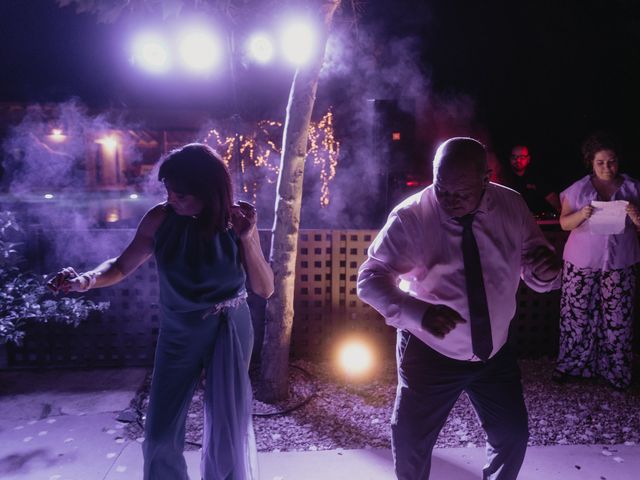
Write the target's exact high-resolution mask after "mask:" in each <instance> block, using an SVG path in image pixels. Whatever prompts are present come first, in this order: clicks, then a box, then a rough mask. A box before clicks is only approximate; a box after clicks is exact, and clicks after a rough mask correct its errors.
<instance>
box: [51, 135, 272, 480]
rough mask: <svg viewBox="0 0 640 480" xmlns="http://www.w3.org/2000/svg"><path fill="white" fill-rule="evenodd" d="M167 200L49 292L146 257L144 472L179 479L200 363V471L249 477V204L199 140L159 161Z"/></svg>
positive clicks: (123, 273)
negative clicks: (150, 309)
mask: <svg viewBox="0 0 640 480" xmlns="http://www.w3.org/2000/svg"><path fill="white" fill-rule="evenodd" d="M158 180H160V181H161V182H163V183H164V186H165V188H166V190H167V201H166V202H163V203H161V204H158V205H156V206H154V207H153V208H151V209H150V210H149V211H148V212H147V213H146V214H145V215H144V217H143V218H142V220H141V221H140V224H139V225H138V228H137V230H136V233H135V236H134V238H133V240H132V241H131V243H130V244H129V245H128V246H127V247H126V248H125V249H124V251H123V252H122V253H121V254H120V255H119V256H118V257H115V258H112V259H110V260H107V261H105V262H104V263H102V264H101V265H99V266H98V267H96V268H94V269H92V270H89V271H87V272H84V273H81V274H79V273H77V272H76V271H75V270H74V269H73V268H71V267H67V268H64V269H63V270H61V271H60V272H58V273H57V274H56V275H55V276H54V278H53V279H52V280H51V281H50V282H49V286H50V288H52V289H53V290H54V291H63V292H68V291H77V292H85V291H87V290H89V289H91V288H100V287H107V286H110V285H114V284H116V283H118V282H119V281H121V280H122V279H124V278H125V277H127V276H128V275H130V274H131V273H132V272H133V271H135V270H136V269H137V268H138V267H139V266H140V265H141V264H142V263H144V262H145V261H146V260H148V259H149V258H150V257H151V256H154V257H155V259H156V262H157V267H158V277H159V283H160V289H159V292H160V293H159V296H160V306H161V311H162V323H161V327H160V333H159V336H158V344H157V347H156V354H155V362H154V369H153V378H152V382H151V391H150V396H149V406H148V410H147V416H146V421H145V440H144V443H143V445H142V449H143V454H144V479H145V480H188V478H189V477H188V475H187V467H186V462H185V459H184V455H183V449H184V436H185V421H186V415H187V411H188V408H189V404H190V402H191V398H192V396H193V392H194V390H195V387H196V385H197V382H198V380H199V378H200V374H201V372H202V370H203V369H204V371H205V375H206V382H205V408H204V414H205V423H204V425H205V426H204V434H203V437H204V438H203V446H202V460H201V474H202V477H203V479H204V480H252V479H255V478H257V463H256V449H255V441H254V438H253V426H252V423H251V385H250V383H249V376H248V368H249V361H250V358H251V349H252V347H253V328H252V323H251V317H250V314H249V308H248V306H247V303H246V300H245V299H246V296H247V293H246V290H245V281H246V280H247V277H248V281H249V285H250V286H251V289H252V291H254V292H255V293H256V294H258V295H260V296H262V297H264V298H267V297H269V296H270V295H271V294H272V293H273V273H272V271H271V268H270V267H269V265H268V263H267V261H266V260H265V258H264V256H263V254H262V249H261V247H260V239H259V236H258V230H257V227H256V211H255V208H254V207H253V206H252V205H250V204H248V203H246V202H239V204H237V205H234V204H233V200H232V199H233V192H232V186H231V178H230V175H229V172H228V170H227V167H226V165H225V164H224V163H223V162H222V160H221V159H220V157H219V156H218V155H217V154H216V153H215V152H214V151H213V150H212V149H211V148H210V147H208V146H207V145H203V144H195V143H194V144H189V145H186V146H184V147H182V148H180V149H178V150H174V151H173V152H171V153H170V154H169V155H168V156H167V157H166V158H165V159H164V160H163V161H162V163H161V166H160V170H159V174H158Z"/></svg>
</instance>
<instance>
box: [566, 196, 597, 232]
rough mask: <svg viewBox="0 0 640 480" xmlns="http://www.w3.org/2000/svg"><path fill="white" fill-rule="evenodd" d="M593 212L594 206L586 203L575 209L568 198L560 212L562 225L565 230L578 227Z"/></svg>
mask: <svg viewBox="0 0 640 480" xmlns="http://www.w3.org/2000/svg"><path fill="white" fill-rule="evenodd" d="M592 214H593V207H592V206H591V205H585V206H584V207H582V208H581V209H579V210H576V211H573V210H572V209H571V205H569V202H568V201H567V199H564V200H563V201H562V211H561V212H560V227H561V228H562V229H563V230H573V229H574V228H577V227H578V226H580V225H581V224H582V222H584V221H585V220H586V219H587V218H589V217H590V216H591V215H592Z"/></svg>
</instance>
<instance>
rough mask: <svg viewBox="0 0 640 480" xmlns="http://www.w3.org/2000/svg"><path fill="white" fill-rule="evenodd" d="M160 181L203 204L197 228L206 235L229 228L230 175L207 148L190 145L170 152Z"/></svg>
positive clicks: (231, 195)
mask: <svg viewBox="0 0 640 480" xmlns="http://www.w3.org/2000/svg"><path fill="white" fill-rule="evenodd" d="M158 180H160V181H161V182H163V181H166V182H168V183H169V184H170V185H171V189H172V190H173V191H175V192H176V193H182V194H188V195H193V196H194V197H196V198H197V199H199V200H200V201H201V202H202V204H203V209H202V212H201V213H200V214H199V215H198V226H199V228H200V231H201V232H202V233H204V234H213V233H215V232H219V231H224V230H226V229H227V228H229V225H230V222H231V206H232V205H233V187H232V184H231V175H229V170H228V169H227V166H226V165H225V163H224V162H223V161H222V158H220V156H219V155H218V154H217V153H216V152H215V151H214V150H213V149H212V148H211V147H209V146H208V145H204V144H202V143H190V144H188V145H185V146H184V147H182V148H179V149H176V150H173V151H171V152H170V153H169V154H168V155H167V156H166V157H165V158H164V159H163V160H162V163H161V165H160V170H159V171H158Z"/></svg>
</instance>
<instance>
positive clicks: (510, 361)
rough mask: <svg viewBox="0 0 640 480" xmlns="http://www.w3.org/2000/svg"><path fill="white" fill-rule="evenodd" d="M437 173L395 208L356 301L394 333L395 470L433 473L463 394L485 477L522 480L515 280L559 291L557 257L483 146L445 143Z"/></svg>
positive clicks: (405, 475)
mask: <svg viewBox="0 0 640 480" xmlns="http://www.w3.org/2000/svg"><path fill="white" fill-rule="evenodd" d="M433 173H434V184H433V185H431V186H429V187H427V188H426V189H424V190H422V191H421V192H418V193H417V194H415V195H413V196H411V197H409V198H408V199H406V200H405V201H403V202H402V203H401V204H400V205H398V206H397V207H396V208H394V210H393V211H392V212H391V214H390V215H389V219H388V221H387V223H386V225H385V226H384V228H383V229H382V230H381V231H380V233H379V234H378V236H377V237H376V238H375V240H374V241H373V243H372V245H371V246H370V247H369V251H368V258H367V260H366V261H365V262H364V263H363V265H362V266H361V267H360V272H359V275H358V295H359V297H360V298H361V299H362V300H363V301H365V302H367V303H369V304H370V305H371V306H372V307H373V308H375V309H376V310H377V311H378V312H380V313H381V314H382V315H383V316H384V317H385V319H386V322H387V323H388V324H389V325H392V326H394V327H396V328H397V329H398V337H397V354H396V359H397V367H398V391H397V396H396V403H395V407H394V413H393V418H392V425H391V427H392V446H393V455H394V464H395V471H396V475H397V477H398V479H399V480H426V479H428V478H429V471H430V468H431V452H432V450H433V446H434V444H435V442H436V439H437V437H438V433H439V432H440V430H441V429H442V427H443V425H444V423H445V421H446V419H447V416H448V415H449V412H450V411H451V408H452V407H453V405H454V404H455V402H456V400H457V399H458V397H459V396H460V394H461V393H462V392H463V391H464V392H466V393H467V395H468V396H469V398H470V400H471V402H472V404H473V406H474V408H475V409H476V412H477V413H478V416H479V417H480V419H481V421H482V424H483V426H484V428H485V431H486V432H487V437H488V438H487V457H488V461H487V464H486V466H485V468H484V470H483V478H485V479H490V480H509V479H516V477H517V475H518V471H519V470H520V466H521V465H522V461H523V459H524V454H525V451H526V446H527V439H528V435H529V434H528V427H527V412H526V408H525V405H524V400H523V395H522V386H521V383H520V371H519V369H518V365H517V363H516V360H515V357H514V355H513V354H512V353H511V352H510V351H509V349H508V347H507V345H506V341H507V335H508V331H509V323H510V322H511V319H512V318H513V316H514V314H515V310H516V292H517V289H518V284H519V282H520V278H522V279H523V280H524V281H525V282H526V283H527V285H529V286H530V287H531V288H533V289H534V290H536V291H539V292H544V291H549V290H552V289H554V288H559V286H560V272H561V263H560V260H559V258H557V257H556V255H555V253H554V251H553V249H552V247H551V246H550V245H549V243H548V242H547V241H546V239H545V238H544V236H543V234H542V232H541V231H540V229H539V228H538V225H537V224H536V222H535V220H534V218H533V217H532V216H531V214H530V212H529V209H528V208H527V205H526V204H525V202H524V201H523V199H522V197H521V196H520V195H519V194H518V193H516V192H514V191H512V190H510V189H508V188H504V187H502V186H500V185H497V184H494V183H490V182H489V170H488V168H487V155H486V150H485V148H484V146H483V145H482V144H481V143H480V142H478V141H476V140H473V139H471V138H452V139H449V140H447V141H446V142H445V143H443V144H442V145H441V146H440V147H439V148H438V151H437V152H436V155H435V158H434V162H433Z"/></svg>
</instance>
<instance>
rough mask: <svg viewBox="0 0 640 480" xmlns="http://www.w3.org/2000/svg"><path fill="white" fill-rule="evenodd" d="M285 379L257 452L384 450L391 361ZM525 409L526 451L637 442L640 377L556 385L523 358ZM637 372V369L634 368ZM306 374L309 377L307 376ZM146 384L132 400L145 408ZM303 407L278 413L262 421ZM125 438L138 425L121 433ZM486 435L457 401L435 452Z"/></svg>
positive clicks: (261, 424)
mask: <svg viewBox="0 0 640 480" xmlns="http://www.w3.org/2000/svg"><path fill="white" fill-rule="evenodd" d="M295 367H296V368H292V369H291V373H290V391H291V395H290V399H289V400H288V401H287V402H284V403H283V404H280V405H275V406H274V405H267V404H263V403H260V402H258V401H255V402H254V412H255V413H256V415H254V427H255V431H256V440H257V443H258V450H259V451H262V452H269V451H299V450H329V449H336V448H343V449H353V448H367V447H373V448H390V435H391V429H390V426H389V419H390V418H391V409H392V406H393V400H394V396H395V387H396V377H395V367H394V365H393V362H390V363H389V365H387V366H385V367H384V368H382V369H381V370H380V371H379V372H377V374H376V375H375V377H374V378H372V379H371V380H369V381H367V382H359V383H354V382H348V381H346V379H345V378H341V377H340V375H339V374H338V373H336V372H335V371H333V369H332V367H331V365H329V364H326V363H311V362H306V361H299V362H296V363H295ZM520 367H521V369H522V377H523V386H524V394H525V400H526V403H527V407H528V410H529V429H530V432H531V437H530V440H529V445H575V444H627V445H633V444H639V443H640V414H639V413H638V412H640V379H638V375H636V378H635V380H634V383H633V384H632V386H631V388H630V389H629V390H628V391H626V392H617V391H614V390H613V389H611V388H610V387H608V386H607V385H606V384H605V383H604V381H602V380H599V379H593V380H591V379H589V380H580V381H579V382H576V383H570V384H565V385H557V384H555V383H553V382H551V380H550V374H551V371H552V369H553V362H552V360H549V359H544V358H543V359H536V360H521V361H520ZM636 371H638V369H636ZM305 372H308V374H307V373H305ZM147 388H148V382H147V383H146V384H145V387H143V388H142V389H141V391H140V392H139V395H138V397H137V398H136V402H137V405H138V407H139V408H140V409H142V410H143V409H144V407H145V406H146V395H147ZM310 395H311V399H310V400H309V401H308V402H307V403H306V404H304V405H303V406H301V407H299V408H296V409H294V410H292V411H290V412H288V413H286V414H284V415H271V416H263V415H265V414H266V415H268V414H269V413H270V412H273V411H275V410H278V409H280V410H286V409H288V408H291V407H295V406H296V404H299V403H300V402H301V401H304V400H305V399H307V398H308V397H309V396H310ZM201 418H202V390H201V389H200V388H199V389H198V390H197V391H196V394H195V395H194V399H193V403H192V405H191V408H190V410H189V418H188V420H187V448H188V449H196V448H199V442H200V439H201V436H202V421H201ZM127 431H128V434H129V436H130V437H131V438H139V437H141V435H142V431H141V428H140V425H139V424H138V423H131V424H130V425H129V426H128V428H127ZM484 442H485V436H484V432H483V430H482V428H481V427H480V424H479V422H478V420H477V418H476V415H475V412H474V411H473V409H472V407H471V404H470V402H469V400H468V398H467V397H466V395H462V396H461V397H460V399H459V400H458V402H457V403H456V405H455V406H454V408H453V410H452V412H451V414H450V415H449V418H448V420H447V423H446V424H445V426H444V428H443V429H442V432H441V433H440V436H439V437H438V442H437V444H436V446H437V447H478V446H483V445H484Z"/></svg>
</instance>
